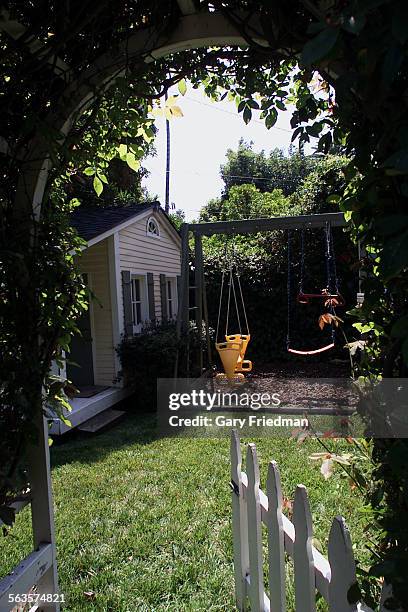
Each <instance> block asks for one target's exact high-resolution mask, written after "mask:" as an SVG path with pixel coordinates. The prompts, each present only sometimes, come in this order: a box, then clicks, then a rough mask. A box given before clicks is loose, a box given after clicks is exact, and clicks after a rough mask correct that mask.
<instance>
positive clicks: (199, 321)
mask: <svg viewBox="0 0 408 612" xmlns="http://www.w3.org/2000/svg"><path fill="white" fill-rule="evenodd" d="M194 238H195V242H194V255H195V257H194V259H195V305H196V310H195V321H196V325H197V331H198V345H199V350H198V371H199V376H201V374H202V373H203V350H202V344H203V276H204V271H203V245H202V239H201V236H194Z"/></svg>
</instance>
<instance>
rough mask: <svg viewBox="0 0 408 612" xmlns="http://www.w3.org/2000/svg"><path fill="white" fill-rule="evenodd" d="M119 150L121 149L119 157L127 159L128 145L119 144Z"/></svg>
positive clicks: (123, 159)
mask: <svg viewBox="0 0 408 612" xmlns="http://www.w3.org/2000/svg"><path fill="white" fill-rule="evenodd" d="M118 151H119V157H120V159H121V160H122V161H126V155H127V152H128V148H127V145H125V144H121V145H119V147H118Z"/></svg>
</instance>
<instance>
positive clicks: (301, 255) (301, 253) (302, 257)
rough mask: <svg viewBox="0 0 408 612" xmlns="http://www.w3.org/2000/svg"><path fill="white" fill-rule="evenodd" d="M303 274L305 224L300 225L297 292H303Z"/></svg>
mask: <svg viewBox="0 0 408 612" xmlns="http://www.w3.org/2000/svg"><path fill="white" fill-rule="evenodd" d="M304 276H305V226H304V225H303V226H302V229H301V233H300V280H299V293H303V281H304Z"/></svg>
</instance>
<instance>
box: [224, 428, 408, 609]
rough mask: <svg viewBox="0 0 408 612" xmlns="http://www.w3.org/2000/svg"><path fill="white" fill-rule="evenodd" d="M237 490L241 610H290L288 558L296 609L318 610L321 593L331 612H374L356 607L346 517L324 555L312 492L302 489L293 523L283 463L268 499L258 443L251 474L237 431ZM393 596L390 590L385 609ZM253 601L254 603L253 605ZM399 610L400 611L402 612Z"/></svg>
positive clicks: (272, 475)
mask: <svg viewBox="0 0 408 612" xmlns="http://www.w3.org/2000/svg"><path fill="white" fill-rule="evenodd" d="M231 463H232V466H231V480H232V483H231V484H232V487H233V491H234V492H233V495H232V508H233V518H232V524H233V537H234V571H235V584H236V587H235V588H236V599H237V607H238V609H239V610H246V609H247V607H246V606H247V604H248V603H249V604H250V609H251V611H252V612H286V592H285V554H287V555H288V556H289V557H291V558H292V559H293V561H294V581H295V598H296V602H295V610H296V612H316V590H317V591H319V593H320V595H322V597H323V598H324V599H325V601H326V602H327V603H328V605H329V608H328V609H329V610H330V612H373V610H372V609H371V608H370V607H369V606H367V605H366V604H364V603H363V602H358V603H356V604H350V603H349V602H348V593H349V591H350V587H352V586H353V585H354V584H355V583H356V582H357V580H356V565H355V561H354V556H353V551H352V545H351V538H350V533H349V531H348V529H347V526H346V523H345V521H344V519H343V517H336V518H335V519H334V520H333V523H332V526H331V530H330V535H329V544H328V557H329V559H327V558H326V557H324V556H323V555H322V553H320V552H319V551H318V550H317V549H316V548H315V547H314V546H313V544H312V539H313V523H312V516H311V513H310V506H309V499H308V495H307V491H306V488H305V487H304V486H303V485H298V486H297V487H296V491H295V498H294V504H293V523H292V522H291V521H290V520H289V519H288V518H287V517H286V516H285V515H284V514H282V489H281V481H280V473H279V469H278V466H277V464H276V463H275V462H274V461H271V462H270V464H269V468H268V477H267V483H266V484H267V495H265V493H264V492H263V491H262V490H261V489H260V483H259V480H260V478H259V465H258V459H257V454H256V447H255V445H254V444H249V445H248V447H247V455H246V465H247V473H245V472H243V471H242V455H241V447H240V442H239V437H238V434H237V432H236V431H234V432H233V433H232V436H231ZM262 523H264V524H265V525H266V527H267V530H268V566H269V567H268V570H269V591H270V597H268V595H267V593H266V592H265V589H264V583H263V564H262V557H263V552H262ZM391 595H392V592H391V588H390V587H387V586H384V588H383V593H382V597H381V603H380V610H384V612H385V600H386V599H387V598H389V597H390V596H391ZM248 599H249V602H248ZM398 612H399V611H398Z"/></svg>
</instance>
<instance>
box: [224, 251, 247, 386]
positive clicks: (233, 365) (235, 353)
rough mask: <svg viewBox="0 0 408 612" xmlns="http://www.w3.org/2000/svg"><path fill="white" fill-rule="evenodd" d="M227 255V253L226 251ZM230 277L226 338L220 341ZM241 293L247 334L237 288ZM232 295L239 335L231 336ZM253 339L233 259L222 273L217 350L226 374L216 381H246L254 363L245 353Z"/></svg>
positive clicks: (240, 297) (240, 298)
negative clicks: (223, 301)
mask: <svg viewBox="0 0 408 612" xmlns="http://www.w3.org/2000/svg"><path fill="white" fill-rule="evenodd" d="M225 254H226V251H225ZM227 275H228V293H227V313H226V322H225V336H224V338H223V339H222V340H221V341H219V337H220V336H219V330H220V319H221V310H222V298H223V293H224V285H225V279H226V276H227ZM235 284H236V285H237V287H238V291H239V300H240V302H241V306H242V312H243V314H244V318H245V326H246V333H242V329H241V317H240V314H239V310H240V309H239V306H238V297H237V291H236V286H235ZM231 294H232V296H233V298H234V303H235V310H236V315H237V323H238V329H239V333H235V334H231V333H229V331H228V328H229V317H230V306H231ZM250 339H251V335H250V333H249V326H248V318H247V314H246V309H245V302H244V297H243V294H242V287H241V281H240V275H239V272H238V267H237V265H236V263H235V262H234V260H233V258H231V260H230V265H229V269H224V270H223V272H222V279H221V289H220V301H219V306H218V319H217V332H216V342H215V348H216V349H217V352H218V354H219V356H220V359H221V362H222V365H223V368H224V373H218V374H217V375H216V379H217V380H218V381H221V382H222V381H228V382H242V381H243V380H244V379H245V376H244V373H245V372H250V371H251V370H252V361H250V360H249V359H245V353H246V350H247V347H248V344H249V341H250Z"/></svg>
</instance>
